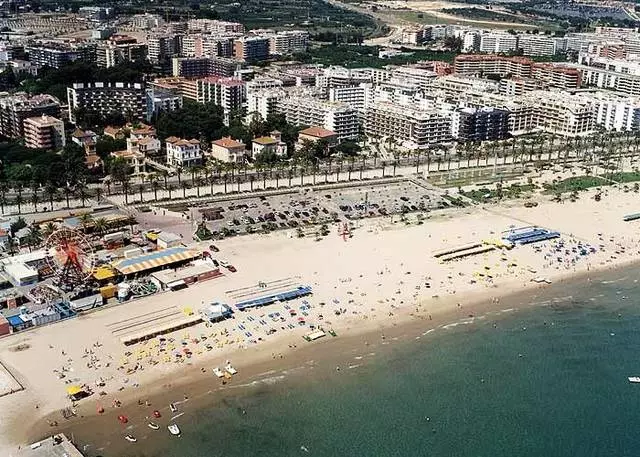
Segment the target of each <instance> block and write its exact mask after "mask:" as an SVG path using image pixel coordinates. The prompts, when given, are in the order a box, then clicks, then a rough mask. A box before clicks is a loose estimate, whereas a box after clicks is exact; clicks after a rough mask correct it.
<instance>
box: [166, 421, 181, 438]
mask: <svg viewBox="0 0 640 457" xmlns="http://www.w3.org/2000/svg"><path fill="white" fill-rule="evenodd" d="M167 428H168V429H169V432H170V433H171V434H172V435H175V436H178V435H180V429H179V428H178V426H177V425H176V424H171V425H169V426H168V427H167Z"/></svg>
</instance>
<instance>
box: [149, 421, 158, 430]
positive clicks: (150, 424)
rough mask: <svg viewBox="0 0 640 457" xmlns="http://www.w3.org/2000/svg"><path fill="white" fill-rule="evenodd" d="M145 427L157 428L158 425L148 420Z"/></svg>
mask: <svg viewBox="0 0 640 457" xmlns="http://www.w3.org/2000/svg"><path fill="white" fill-rule="evenodd" d="M147 427H149V428H150V429H151V430H158V429H159V428H160V426H159V425H158V424H156V423H155V422H149V423H148V424H147Z"/></svg>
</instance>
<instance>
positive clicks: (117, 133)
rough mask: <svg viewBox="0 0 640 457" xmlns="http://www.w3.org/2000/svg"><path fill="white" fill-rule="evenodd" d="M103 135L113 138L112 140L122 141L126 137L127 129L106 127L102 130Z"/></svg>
mask: <svg viewBox="0 0 640 457" xmlns="http://www.w3.org/2000/svg"><path fill="white" fill-rule="evenodd" d="M104 135H105V136H109V137H111V138H113V139H114V140H122V139H123V138H126V137H127V129H126V128H124V127H112V126H111V125H108V126H106V127H105V128H104Z"/></svg>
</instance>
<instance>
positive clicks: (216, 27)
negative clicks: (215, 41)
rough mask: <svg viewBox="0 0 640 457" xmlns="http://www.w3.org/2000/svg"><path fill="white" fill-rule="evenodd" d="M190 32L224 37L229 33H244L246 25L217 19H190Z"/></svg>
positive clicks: (188, 24) (188, 23)
mask: <svg viewBox="0 0 640 457" xmlns="http://www.w3.org/2000/svg"><path fill="white" fill-rule="evenodd" d="M187 27H188V29H189V31H196V32H203V33H210V34H212V35H224V34H229V33H244V25H242V24H240V23H239V22H228V21H219V20H216V19H189V21H188V22H187Z"/></svg>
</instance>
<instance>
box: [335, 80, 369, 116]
mask: <svg viewBox="0 0 640 457" xmlns="http://www.w3.org/2000/svg"><path fill="white" fill-rule="evenodd" d="M329 101H331V102H342V103H346V104H347V105H349V106H351V107H352V108H355V109H357V110H358V111H359V112H361V113H362V112H364V111H365V110H366V109H367V108H368V106H369V105H370V104H371V102H372V101H373V84H371V83H362V84H358V85H357V86H345V87H332V88H331V89H329Z"/></svg>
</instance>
